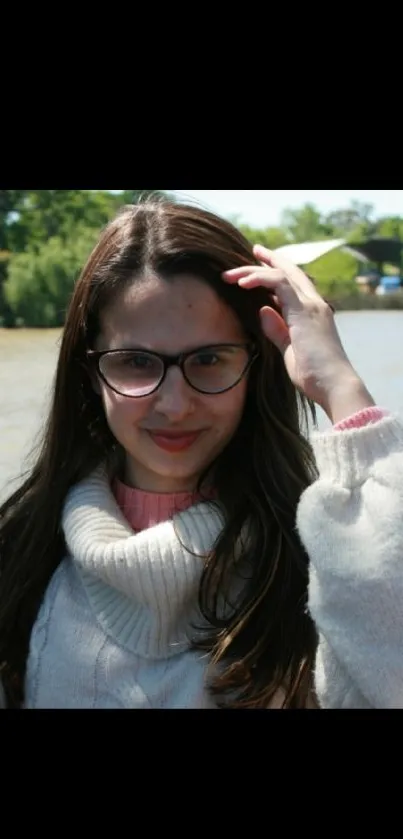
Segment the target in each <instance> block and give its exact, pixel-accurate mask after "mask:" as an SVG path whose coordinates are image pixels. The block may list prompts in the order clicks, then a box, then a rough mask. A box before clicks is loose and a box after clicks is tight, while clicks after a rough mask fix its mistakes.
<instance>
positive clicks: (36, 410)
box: [0, 190, 403, 497]
mask: <svg viewBox="0 0 403 839" xmlns="http://www.w3.org/2000/svg"><path fill="white" fill-rule="evenodd" d="M148 193H160V194H166V195H169V196H170V197H171V198H173V199H174V200H177V201H186V202H191V203H196V204H199V205H201V206H203V207H205V208H206V209H212V210H214V211H216V212H218V213H220V214H221V215H223V216H226V217H227V218H229V219H230V220H231V221H232V222H233V223H234V224H236V225H237V226H238V227H239V229H240V230H241V231H242V232H243V233H244V235H245V236H246V237H247V238H248V239H249V240H250V241H251V242H252V243H259V244H262V245H266V246H267V247H269V248H271V249H277V248H282V249H284V253H287V251H288V255H289V256H290V258H293V259H294V261H295V262H297V263H298V264H301V265H302V266H303V267H305V268H306V270H307V272H308V273H309V275H310V276H311V277H312V278H313V279H314V280H315V283H316V284H317V286H318V288H319V290H320V292H321V293H322V294H323V295H324V296H325V297H326V299H328V300H329V301H330V302H332V303H333V305H334V306H335V308H336V320H337V323H338V327H339V330H340V333H341V336H342V340H343V341H344V344H345V347H346V349H347V352H348V354H349V355H350V358H351V360H352V362H353V364H354V365H355V367H356V368H357V370H358V372H359V373H360V375H361V376H362V377H363V378H364V380H365V382H366V384H367V386H368V387H369V389H370V390H371V391H372V393H373V395H374V398H375V399H376V401H377V402H378V404H381V405H383V406H385V407H389V408H390V409H391V410H393V411H398V412H400V413H401V414H402V415H403V287H402V242H403V190H361V191H360V190H358V191H357V190H356V191H350V192H349V191H347V190H330V191H327V190H316V191H313V190H308V191H305V192H304V191H303V190H294V191H293V190H274V191H272V192H270V191H269V190H33V191H32V190H0V399H1V409H0V432H1V434H0V497H4V496H5V495H7V494H8V493H9V491H11V489H12V488H13V486H14V483H13V481H14V480H15V481H16V482H18V480H19V476H20V474H21V471H22V470H23V469H24V467H28V466H29V463H30V452H31V450H32V446H33V444H34V442H35V439H36V438H37V436H38V434H39V433H40V430H41V427H42V425H43V421H44V417H45V416H46V411H47V406H48V400H49V397H50V392H51V387H52V379H53V374H54V370H55V364H56V358H57V352H58V346H59V342H60V337H61V334H62V329H63V323H64V317H65V312H66V308H67V306H68V302H69V299H70V296H71V293H72V289H73V286H74V282H75V280H76V279H77V276H78V274H79V272H80V270H81V268H82V266H83V265H84V263H85V261H86V259H87V257H88V256H89V253H90V251H91V249H92V247H93V246H94V244H95V242H96V240H97V238H98V235H99V232H100V229H101V228H102V227H103V226H104V224H106V223H107V221H109V219H110V218H112V216H113V215H114V214H115V212H116V211H117V209H118V208H119V207H120V206H121V205H123V204H126V203H136V202H137V201H138V200H141V197H142V196H145V195H147V194H148ZM363 198H365V199H366V200H363ZM304 199H306V200H304ZM308 199H309V200H308ZM298 202H300V203H299V204H298ZM389 208H390V209H389ZM300 245H303V247H302V248H301V247H299V246H300ZM302 260H305V261H302ZM326 422H327V421H326V420H325V418H324V417H323V416H321V415H320V416H319V424H320V427H324V426H325V425H326Z"/></svg>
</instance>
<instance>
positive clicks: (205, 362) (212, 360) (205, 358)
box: [193, 352, 220, 367]
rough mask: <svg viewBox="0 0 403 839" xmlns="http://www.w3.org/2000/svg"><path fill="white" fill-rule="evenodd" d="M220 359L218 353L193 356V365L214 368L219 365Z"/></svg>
mask: <svg viewBox="0 0 403 839" xmlns="http://www.w3.org/2000/svg"><path fill="white" fill-rule="evenodd" d="M219 360H220V359H219V357H218V355H217V354H216V353H210V352H209V353H199V354H198V355H195V356H193V363H194V364H200V365H201V366H202V367H212V366H213V365H214V364H217V362H218V361H219Z"/></svg>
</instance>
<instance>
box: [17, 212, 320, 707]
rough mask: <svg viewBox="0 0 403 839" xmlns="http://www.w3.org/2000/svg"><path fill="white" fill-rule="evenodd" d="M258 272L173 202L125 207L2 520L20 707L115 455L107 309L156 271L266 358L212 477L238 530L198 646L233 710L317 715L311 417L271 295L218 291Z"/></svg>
mask: <svg viewBox="0 0 403 839" xmlns="http://www.w3.org/2000/svg"><path fill="white" fill-rule="evenodd" d="M252 262H256V260H255V258H254V256H253V252H252V247H251V245H250V243H249V242H248V241H247V240H246V239H245V238H244V237H243V236H242V234H241V233H240V232H239V231H238V230H237V229H236V228H235V227H234V226H233V225H232V224H230V223H229V222H227V221H225V220H223V219H220V218H218V217H217V216H215V215H213V214H212V213H209V212H206V211H205V210H203V209H200V208H198V207H193V206H186V205H183V204H177V203H174V202H171V201H168V200H166V199H159V200H157V199H155V198H153V199H150V200H147V201H145V202H144V203H140V204H138V205H136V206H128V207H124V208H123V209H122V210H121V211H120V213H119V214H118V215H117V216H116V217H115V219H114V220H113V221H111V222H110V223H109V224H108V225H107V227H106V228H105V230H104V231H103V232H102V234H101V236H100V239H99V241H98V244H97V245H96V247H95V248H94V250H93V252H92V253H91V255H90V256H89V259H88V261H87V263H86V265H85V267H84V269H83V271H82V273H81V275H80V277H79V279H78V281H77V283H76V285H75V288H74V292H73V295H72V299H71V303H70V306H69V309H68V312H67V316H66V320H65V326H64V330H63V336H62V342H61V348H60V353H59V359H58V364H57V369H56V376H55V382H54V391H53V400H52V405H51V409H50V413H49V418H48V422H47V426H46V428H45V432H44V436H43V442H42V445H41V449H40V451H39V454H38V456H37V459H36V463H35V466H34V467H33V469H32V471H31V473H30V474H29V475H28V477H27V478H26V479H25V482H24V483H23V484H22V485H21V487H20V488H19V489H18V490H17V491H16V492H14V493H13V494H12V496H11V497H10V498H9V499H8V500H7V501H6V502H5V503H4V504H3V505H2V507H1V508H0V676H1V678H2V681H3V685H4V688H5V691H6V696H7V700H8V704H9V706H11V707H19V706H21V704H22V703H23V699H24V679H25V667H26V660H27V656H28V649H29V639H30V634H31V631H32V626H33V623H34V621H35V618H36V615H37V613H38V610H39V607H40V605H41V602H42V600H43V597H44V593H45V590H46V588H47V585H48V583H49V581H50V578H51V576H52V575H53V573H54V571H55V569H56V568H57V566H58V565H59V563H60V562H61V560H62V558H63V556H64V555H65V551H66V548H65V543H64V537H63V533H62V531H61V528H60V521H61V512H62V507H63V503H64V500H65V497H66V494H67V492H68V490H69V488H70V487H71V486H72V485H74V484H75V483H77V482H78V481H79V480H81V479H82V478H84V477H85V476H87V475H88V474H89V473H90V472H91V471H92V470H93V469H94V468H95V467H96V466H97V465H99V464H100V463H101V462H102V461H105V460H107V459H108V458H110V457H111V455H113V452H114V450H115V449H116V441H115V440H114V438H113V436H112V434H111V432H110V430H109V428H108V426H107V423H106V420H105V416H104V412H103V410H102V406H101V401H100V397H99V396H97V394H96V393H95V392H94V390H93V388H92V386H91V382H90V377H89V375H88V371H87V369H86V364H85V361H86V351H87V349H88V348H91V347H93V345H94V341H95V338H96V336H97V333H98V330H99V317H100V312H101V311H102V309H103V308H104V307H105V306H106V305H107V303H108V302H109V300H110V299H111V297H113V296H114V295H115V294H116V293H118V292H120V291H121V290H122V288H123V287H124V286H125V284H128V283H131V282H133V280H134V279H135V277H136V275H138V274H140V273H142V272H144V271H145V270H146V269H151V270H153V271H155V272H156V273H157V274H159V275H160V276H163V277H167V278H169V276H170V275H174V274H175V275H177V274H178V273H181V272H191V273H192V274H194V275H197V276H199V277H201V278H203V279H204V280H205V281H206V282H207V283H209V284H210V285H212V286H213V288H214V289H215V290H216V292H217V293H218V294H219V295H220V296H221V297H223V298H224V300H225V301H226V302H227V303H228V305H230V306H231V307H232V308H233V309H234V310H235V312H236V313H237V315H238V317H239V319H240V321H241V322H242V324H243V326H244V328H245V330H246V332H247V334H248V335H250V336H251V338H252V339H253V340H254V342H255V343H256V345H257V347H258V350H259V357H258V359H257V360H256V362H255V364H254V365H253V367H252V369H251V372H250V377H249V382H248V393H247V398H246V404H245V410H244V414H243V418H242V421H241V423H240V426H239V428H238V430H237V432H236V434H235V435H234V437H233V439H232V440H231V442H230V444H229V446H228V447H227V448H226V449H225V450H224V451H223V452H222V454H221V455H220V456H219V457H218V459H217V460H216V462H215V464H214V480H215V485H216V489H217V492H218V497H219V499H220V502H221V505H222V507H223V509H224V511H225V518H226V524H225V526H224V528H223V530H222V533H221V535H220V537H219V540H218V543H217V544H216V546H215V548H214V551H213V552H212V554H211V556H210V557H209V558H208V560H207V561H206V564H205V567H204V572H203V575H202V580H201V584H200V592H199V605H200V608H201V611H202V613H203V616H204V617H205V618H206V619H207V621H208V624H209V627H210V629H209V631H208V633H207V634H206V635H205V636H204V637H200V636H199V637H198V640H197V641H196V640H195V642H194V646H195V647H198V648H203V649H205V650H208V651H209V652H210V660H211V661H212V662H213V664H214V665H215V664H218V667H215V666H214V669H213V675H212V677H211V683H210V690H211V692H212V693H213V695H214V696H215V697H216V702H217V704H219V705H221V706H225V707H246V708H252V707H267V706H268V705H269V704H270V702H271V701H272V700H273V698H274V696H275V694H276V693H277V691H278V689H280V688H281V689H283V691H284V707H304V706H306V703H307V697H308V694H309V691H310V686H311V675H312V669H313V661H314V655H315V650H316V633H315V627H314V625H313V622H312V620H311V618H310V616H309V615H308V613H307V577H308V575H307V567H308V559H307V556H306V554H305V551H304V549H303V547H302V545H301V543H300V540H299V538H298V535H297V532H296V527H295V517H296V507H297V504H298V501H299V498H300V495H301V492H302V491H303V490H304V489H305V487H306V486H307V485H308V484H309V483H310V482H311V480H312V478H313V476H314V475H315V465H314V461H313V456H312V452H311V448H310V446H309V444H308V442H307V439H306V436H305V434H304V433H303V430H301V429H303V421H305V420H307V408H308V407H310V408H311V409H312V406H308V403H307V402H306V401H305V400H304V398H303V397H302V396H301V395H300V394H299V393H298V392H297V390H296V388H295V387H294V386H293V385H292V383H291V382H290V379H289V377H288V375H287V373H286V370H285V367H284V363H283V360H282V358H281V355H280V353H279V352H278V351H277V350H276V349H275V348H274V347H273V346H272V345H271V344H270V343H269V342H268V341H267V339H266V338H265V337H264V336H263V334H262V331H261V328H260V321H259V314H258V313H259V308H260V307H261V306H262V305H263V304H264V303H267V294H266V293H263V291H262V290H261V289H256V290H254V291H248V292H245V291H243V290H241V289H239V287H237V286H235V287H234V286H229V285H228V284H226V283H224V282H223V281H222V279H221V277H220V275H221V272H222V271H224V270H225V269H229V268H232V267H237V266H239V265H243V264H250V263H252ZM245 528H246V530H245ZM245 533H246V534H247V535H246V537H245ZM236 551H237V553H236ZM245 567H246V568H248V569H249V571H248V580H247V582H245V584H244V585H243V586H242V587H241V588H242V591H241V594H240V595H239V597H238V600H237V601H236V602H235V603H231V591H230V590H231V585H232V582H231V581H233V578H234V575H236V574H237V572H238V569H240V568H245ZM222 600H223V601H224V602H225V603H226V604H227V608H226V611H225V614H224V613H223V611H222V608H221V607H219V605H218V603H219V601H220V602H222Z"/></svg>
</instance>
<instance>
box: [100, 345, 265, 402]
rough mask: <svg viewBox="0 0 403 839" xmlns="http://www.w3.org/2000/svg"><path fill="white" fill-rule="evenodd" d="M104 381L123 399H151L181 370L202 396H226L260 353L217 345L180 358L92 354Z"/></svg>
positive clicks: (129, 352) (133, 351)
mask: <svg viewBox="0 0 403 839" xmlns="http://www.w3.org/2000/svg"><path fill="white" fill-rule="evenodd" d="M87 356H88V358H89V360H90V361H93V362H94V363H95V365H96V369H97V371H98V374H99V376H100V378H101V379H102V380H103V381H104V382H105V384H106V385H107V386H108V387H110V388H111V389H112V390H114V391H115V393H119V394H120V395H121V396H131V397H133V398H138V397H140V396H150V394H151V393H154V391H156V390H157V389H158V388H159V387H160V386H161V385H162V382H163V381H164V379H165V376H166V374H167V371H168V369H169V367H174V366H175V367H179V368H180V370H181V371H182V375H183V377H184V379H185V381H186V382H187V383H188V385H190V387H192V388H193V390H197V391H198V392H199V393H206V394H214V393H225V391H227V390H231V389H232V388H233V387H235V385H237V384H238V382H240V381H241V379H242V378H243V377H244V376H245V374H246V373H247V371H248V370H249V368H250V367H251V365H252V363H253V361H254V360H255V358H257V356H258V352H257V351H256V349H255V347H254V346H253V345H252V344H215V345H214V346H207V347H199V348H198V349H195V350H191V351H190V352H183V353H179V355H163V354H161V353H156V352H148V351H147V350H141V349H130V350H100V351H99V350H88V352H87Z"/></svg>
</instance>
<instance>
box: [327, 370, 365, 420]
mask: <svg viewBox="0 0 403 839" xmlns="http://www.w3.org/2000/svg"><path fill="white" fill-rule="evenodd" d="M374 407H375V402H374V399H373V398H372V396H371V394H370V393H369V391H368V390H367V388H366V387H365V385H364V382H363V381H362V380H361V379H360V378H359V377H357V376H353V377H348V376H345V377H343V378H342V379H341V380H340V382H339V383H338V384H337V385H335V386H334V387H333V388H332V390H331V391H330V393H329V394H328V396H327V398H326V400H325V402H324V404H323V405H322V408H323V410H324V411H325V413H326V414H327V416H328V417H329V419H330V421H331V423H332V425H338V424H339V423H341V422H342V421H343V420H346V419H347V418H348V417H351V416H353V415H354V414H358V413H359V412H361V411H364V410H365V409H367V408H374Z"/></svg>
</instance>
